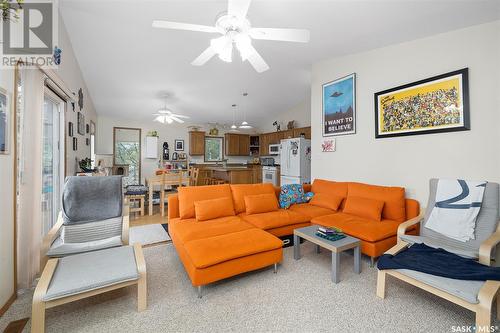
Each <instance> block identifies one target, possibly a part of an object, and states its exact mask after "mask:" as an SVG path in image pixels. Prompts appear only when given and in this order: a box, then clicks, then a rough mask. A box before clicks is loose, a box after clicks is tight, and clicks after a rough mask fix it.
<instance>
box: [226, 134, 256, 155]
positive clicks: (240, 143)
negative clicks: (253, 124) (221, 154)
mask: <svg viewBox="0 0 500 333" xmlns="http://www.w3.org/2000/svg"><path fill="white" fill-rule="evenodd" d="M224 138H225V141H226V143H225V146H226V156H249V155H250V136H249V135H246V134H233V133H226V134H225V135H224Z"/></svg>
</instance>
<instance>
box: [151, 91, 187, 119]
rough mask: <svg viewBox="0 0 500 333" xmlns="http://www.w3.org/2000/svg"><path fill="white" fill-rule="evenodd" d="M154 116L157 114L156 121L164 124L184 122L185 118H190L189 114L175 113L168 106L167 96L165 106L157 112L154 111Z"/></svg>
mask: <svg viewBox="0 0 500 333" xmlns="http://www.w3.org/2000/svg"><path fill="white" fill-rule="evenodd" d="M153 116H156V117H155V119H154V121H157V122H160V123H162V124H172V123H173V122H174V121H176V122H178V123H180V124H183V123H184V120H182V119H187V118H189V117H188V116H183V115H181V114H175V113H173V112H172V110H170V109H169V108H167V98H166V97H165V106H164V107H163V109H160V110H158V111H157V113H153Z"/></svg>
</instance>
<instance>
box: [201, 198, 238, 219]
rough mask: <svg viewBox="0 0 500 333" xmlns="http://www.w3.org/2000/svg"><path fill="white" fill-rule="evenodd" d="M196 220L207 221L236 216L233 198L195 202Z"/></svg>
mask: <svg viewBox="0 0 500 333" xmlns="http://www.w3.org/2000/svg"><path fill="white" fill-rule="evenodd" d="M194 211H195V215H196V220H198V221H206V220H212V219H215V218H218V217H224V216H232V215H235V214H234V208H233V199H232V198H227V197H224V198H218V199H210V200H201V201H195V202H194Z"/></svg>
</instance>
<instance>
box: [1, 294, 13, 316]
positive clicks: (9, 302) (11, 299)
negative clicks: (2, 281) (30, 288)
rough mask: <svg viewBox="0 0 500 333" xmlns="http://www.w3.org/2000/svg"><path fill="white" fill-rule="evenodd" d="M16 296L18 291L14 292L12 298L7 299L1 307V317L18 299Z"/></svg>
mask: <svg viewBox="0 0 500 333" xmlns="http://www.w3.org/2000/svg"><path fill="white" fill-rule="evenodd" d="M16 298H17V294H16V292H14V293H13V294H12V296H10V298H9V299H8V300H7V302H6V303H5V304H4V305H3V306H2V308H1V309H0V317H1V316H3V315H4V313H5V312H7V310H8V309H9V308H10V306H11V305H12V303H14V301H15V300H16Z"/></svg>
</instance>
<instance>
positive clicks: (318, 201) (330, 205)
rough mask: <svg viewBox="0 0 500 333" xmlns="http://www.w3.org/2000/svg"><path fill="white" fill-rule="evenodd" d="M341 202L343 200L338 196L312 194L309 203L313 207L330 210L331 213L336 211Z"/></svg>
mask: <svg viewBox="0 0 500 333" xmlns="http://www.w3.org/2000/svg"><path fill="white" fill-rule="evenodd" d="M342 200H344V198H343V197H341V196H339V195H333V194H327V193H325V192H323V193H321V192H319V193H315V194H314V196H313V197H312V199H311V200H310V201H309V203H310V204H311V205H313V206H318V207H323V208H327V209H331V210H333V211H337V210H338V209H339V207H340V204H341V203H342Z"/></svg>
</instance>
